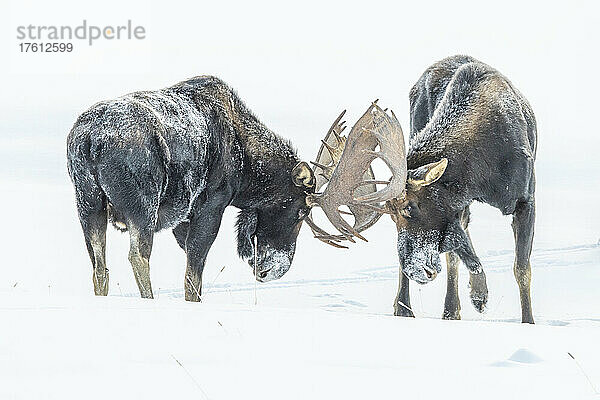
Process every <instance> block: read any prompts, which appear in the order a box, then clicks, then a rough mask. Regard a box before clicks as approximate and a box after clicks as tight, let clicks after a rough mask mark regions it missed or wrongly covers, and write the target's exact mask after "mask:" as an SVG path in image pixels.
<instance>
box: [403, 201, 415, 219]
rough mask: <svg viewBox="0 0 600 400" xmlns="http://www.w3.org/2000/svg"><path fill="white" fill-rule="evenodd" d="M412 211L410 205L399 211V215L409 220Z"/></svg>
mask: <svg viewBox="0 0 600 400" xmlns="http://www.w3.org/2000/svg"><path fill="white" fill-rule="evenodd" d="M412 210H413V207H412V206H411V205H410V204H408V205H407V206H406V207H404V208H403V209H402V210H401V211H400V214H402V216H403V217H404V218H410V217H411V215H410V213H411V212H412Z"/></svg>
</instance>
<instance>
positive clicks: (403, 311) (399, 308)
mask: <svg viewBox="0 0 600 400" xmlns="http://www.w3.org/2000/svg"><path fill="white" fill-rule="evenodd" d="M394 316H395V317H409V318H414V317H415V314H413V312H412V310H411V309H409V308H407V307H406V306H403V305H401V304H398V305H396V306H394Z"/></svg>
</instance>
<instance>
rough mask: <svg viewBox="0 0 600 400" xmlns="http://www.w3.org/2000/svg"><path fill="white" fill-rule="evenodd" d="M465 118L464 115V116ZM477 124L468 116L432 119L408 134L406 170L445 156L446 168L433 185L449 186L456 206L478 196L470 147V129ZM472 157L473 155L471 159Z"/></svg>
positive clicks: (479, 186) (463, 205)
mask: <svg viewBox="0 0 600 400" xmlns="http://www.w3.org/2000/svg"><path fill="white" fill-rule="evenodd" d="M467 117H468V116H467ZM476 129H477V127H476V126H475V125H474V124H473V123H472V121H470V118H464V117H462V116H457V117H456V118H446V119H444V120H442V121H439V120H436V118H435V116H434V118H433V119H432V120H431V121H430V122H429V123H428V124H427V125H426V126H425V127H424V128H423V129H422V130H421V131H420V132H417V133H415V134H414V135H412V137H411V140H410V147H409V150H408V154H407V166H408V169H409V170H411V169H416V168H418V167H420V166H422V165H426V164H429V163H433V162H437V161H439V160H441V159H442V158H446V159H448V167H447V168H446V171H445V172H444V174H443V176H442V178H440V180H439V181H438V182H436V184H437V185H440V184H446V185H451V186H452V188H453V190H452V193H453V196H455V198H454V199H452V202H451V203H452V204H453V205H455V207H456V208H457V209H461V208H464V207H466V206H467V205H469V204H470V203H471V202H472V201H473V200H475V199H478V198H479V197H481V196H482V193H481V190H480V188H481V187H482V185H481V182H480V180H481V179H483V177H482V176H481V174H477V173H475V169H476V168H474V164H473V162H472V161H473V159H474V158H473V157H474V154H473V151H472V150H473V149H474V148H475V146H474V145H475V142H474V135H471V134H470V133H469V132H474V130H476ZM475 159H476V158H475Z"/></svg>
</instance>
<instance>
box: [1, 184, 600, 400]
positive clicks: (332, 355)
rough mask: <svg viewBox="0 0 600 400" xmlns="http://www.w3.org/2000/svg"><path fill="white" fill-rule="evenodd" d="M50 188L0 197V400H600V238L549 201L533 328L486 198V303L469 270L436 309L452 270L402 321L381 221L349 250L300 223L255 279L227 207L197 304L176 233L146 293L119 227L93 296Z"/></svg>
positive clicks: (67, 191) (67, 196) (85, 264)
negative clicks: (261, 280) (106, 275)
mask: <svg viewBox="0 0 600 400" xmlns="http://www.w3.org/2000/svg"><path fill="white" fill-rule="evenodd" d="M6 182H9V181H6ZM44 182H45V183H40V182H35V181H32V182H30V183H27V184H24V183H16V182H13V183H7V184H6V185H5V186H4V188H6V189H7V190H6V191H4V196H3V197H2V199H1V200H0V201H1V202H2V204H1V205H0V206H1V208H2V209H3V210H4V216H3V220H4V222H5V224H6V226H7V227H8V228H7V229H4V230H3V231H2V233H1V236H2V237H1V240H0V242H1V243H2V244H3V246H2V252H3V257H2V260H3V261H2V268H1V269H0V321H2V323H1V328H0V398H2V399H5V398H7V399H41V398H44V399H45V398H48V399H69V398H82V397H84V398H90V399H95V398H99V399H100V398H102V399H107V398H111V399H112V398H114V399H117V398H156V399H160V398H178V397H179V396H181V395H184V396H194V397H195V398H200V399H203V398H204V399H231V398H240V397H248V398H265V399H268V398H273V399H280V398H292V399H295V398H298V399H300V398H302V399H306V398H351V399H353V398H356V399H363V398H380V397H386V398H387V397H392V396H394V397H401V396H408V398H423V399H426V398H433V397H439V396H447V397H448V398H477V399H479V398H482V397H485V398H498V399H500V398H502V399H506V398H532V399H533V398H536V399H537V398H595V397H594V396H598V393H597V391H598V390H599V389H600V344H599V338H600V290H598V287H599V284H600V269H599V266H600V246H599V245H598V244H597V243H596V242H595V241H594V240H593V239H591V238H592V237H593V236H591V235H593V232H592V231H591V230H590V232H589V237H586V234H585V232H586V230H585V229H582V230H581V232H580V233H579V234H575V233H573V232H575V230H576V229H575V227H570V226H569V224H568V223H566V222H564V221H563V222H560V220H558V221H557V220H556V219H554V221H555V223H556V224H557V226H554V227H552V226H551V224H552V221H553V219H552V218H550V217H551V216H550V215H549V214H546V213H545V212H544V210H548V209H551V208H552V207H551V204H552V202H551V200H547V202H546V203H545V204H546V205H545V206H544V207H542V206H541V204H542V203H541V202H542V200H543V199H539V200H538V202H540V207H539V208H540V209H541V210H542V212H541V213H540V214H541V218H540V219H539V221H538V231H540V232H539V240H536V245H535V250H534V252H533V258H532V264H533V295H532V297H533V309H534V315H535V318H536V322H537V325H535V326H529V325H522V324H520V323H519V321H520V309H519V302H518V290H517V286H516V284H515V282H514V278H513V276H512V271H511V268H512V260H513V251H512V247H511V246H512V238H511V231H510V219H509V218H506V217H501V216H500V215H499V213H497V212H496V211H495V210H492V209H490V208H489V207H485V206H476V207H474V212H473V214H474V215H473V217H474V218H473V223H472V228H471V231H472V235H473V237H474V241H475V245H476V248H477V249H478V251H479V254H480V255H481V257H482V260H483V264H484V266H485V269H486V272H487V276H488V284H489V288H490V301H489V304H488V309H487V312H486V313H484V314H478V313H476V312H475V311H474V309H473V308H472V307H471V305H470V302H469V297H468V288H467V279H466V276H467V273H466V270H464V268H463V269H462V270H461V273H462V275H461V276H462V279H461V281H460V292H461V300H462V317H463V320H462V321H443V320H441V319H440V316H441V313H442V307H443V298H444V291H445V276H444V274H441V275H440V276H439V277H438V278H437V279H436V280H435V281H434V282H432V283H430V284H428V285H426V286H419V285H413V286H412V287H411V292H412V293H411V294H412V306H413V309H414V311H415V314H416V315H417V318H416V319H405V318H396V317H393V316H392V315H391V314H392V301H393V298H394V295H395V291H396V283H397V277H398V275H397V274H398V269H397V263H396V261H395V259H396V254H395V252H394V236H395V235H394V227H393V224H392V223H391V222H383V223H381V226H377V227H375V228H373V229H374V230H373V231H369V234H368V237H369V238H371V239H372V240H371V241H370V242H369V243H367V244H360V245H356V246H353V248H351V249H350V250H344V251H342V250H336V249H333V248H330V247H328V246H325V245H322V244H321V243H319V242H318V241H316V240H314V239H312V238H311V237H310V236H311V235H310V234H309V232H308V230H307V229H306V228H303V231H302V233H301V236H300V239H299V243H298V252H297V256H296V259H295V260H294V265H293V267H292V269H291V270H290V272H289V273H288V274H287V275H286V276H284V278H283V279H281V280H279V281H274V282H271V283H267V284H258V285H255V284H254V282H253V280H252V278H251V273H250V271H249V269H248V267H247V266H245V265H244V264H243V263H242V262H241V261H240V260H239V259H237V257H236V256H235V250H234V249H235V246H234V244H235V243H234V239H233V221H234V217H235V213H234V211H233V210H230V211H229V212H228V213H227V214H226V216H225V220H224V222H223V226H222V230H221V232H220V234H219V237H218V238H217V241H216V243H215V245H214V247H213V249H212V251H211V254H210V257H209V262H208V264H207V267H206V270H205V284H204V295H203V303H201V304H191V303H186V302H185V301H184V300H183V298H182V280H183V271H184V263H185V259H184V255H183V252H182V251H181V250H180V249H179V248H178V247H177V245H176V244H175V241H174V239H173V238H172V236H171V234H170V233H169V232H164V233H160V234H158V235H157V239H156V242H155V246H154V250H153V255H152V259H151V269H152V279H153V285H154V287H155V291H156V294H155V297H156V299H155V300H142V299H140V298H139V295H138V293H137V288H136V286H135V283H134V279H133V276H132V273H131V269H130V266H129V264H128V262H127V236H126V235H123V234H120V233H117V232H115V231H114V230H112V229H110V230H109V237H108V265H109V268H110V271H111V282H110V296H109V297H108V298H95V297H94V296H93V295H92V286H91V279H90V276H91V267H90V265H89V261H88V259H87V254H86V253H85V249H84V245H83V239H82V237H81V233H80V228H79V226H78V222H77V220H76V215H75V210H74V206H73V198H72V190H71V188H70V186H69V185H68V182H66V180H63V181H60V179H57V182H54V183H48V180H47V179H45V180H44ZM50 182H52V180H50ZM556 190H558V191H559V190H560V189H556ZM542 193H543V191H542ZM555 196H558V194H557V192H556V191H551V193H549V194H548V199H550V198H554V197H555ZM590 201H592V200H590ZM24 210H26V211H27V212H26V213H25V212H24ZM544 215H547V216H548V218H546V217H545V216H544ZM580 225H582V226H583V224H580ZM590 226H591V225H590ZM540 227H542V228H543V229H542V228H540ZM570 229H571V230H572V231H573V232H571V233H572V234H571V235H569V234H566V235H563V234H562V233H561V232H570ZM582 232H583V233H582ZM373 238H375V239H373ZM551 243H555V244H558V245H555V246H552V245H551ZM255 298H256V300H257V304H256V305H255V304H254V302H255ZM569 353H570V354H571V355H572V356H573V357H574V358H571V357H570V356H569Z"/></svg>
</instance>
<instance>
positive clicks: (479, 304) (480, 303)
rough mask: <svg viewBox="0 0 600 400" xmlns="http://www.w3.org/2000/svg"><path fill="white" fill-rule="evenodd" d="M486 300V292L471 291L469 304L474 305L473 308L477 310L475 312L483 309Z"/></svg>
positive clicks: (480, 311)
mask: <svg viewBox="0 0 600 400" xmlns="http://www.w3.org/2000/svg"><path fill="white" fill-rule="evenodd" d="M487 301H488V295H487V293H471V304H473V307H475V310H477V312H479V313H482V312H484V311H485V306H486V305H487Z"/></svg>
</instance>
